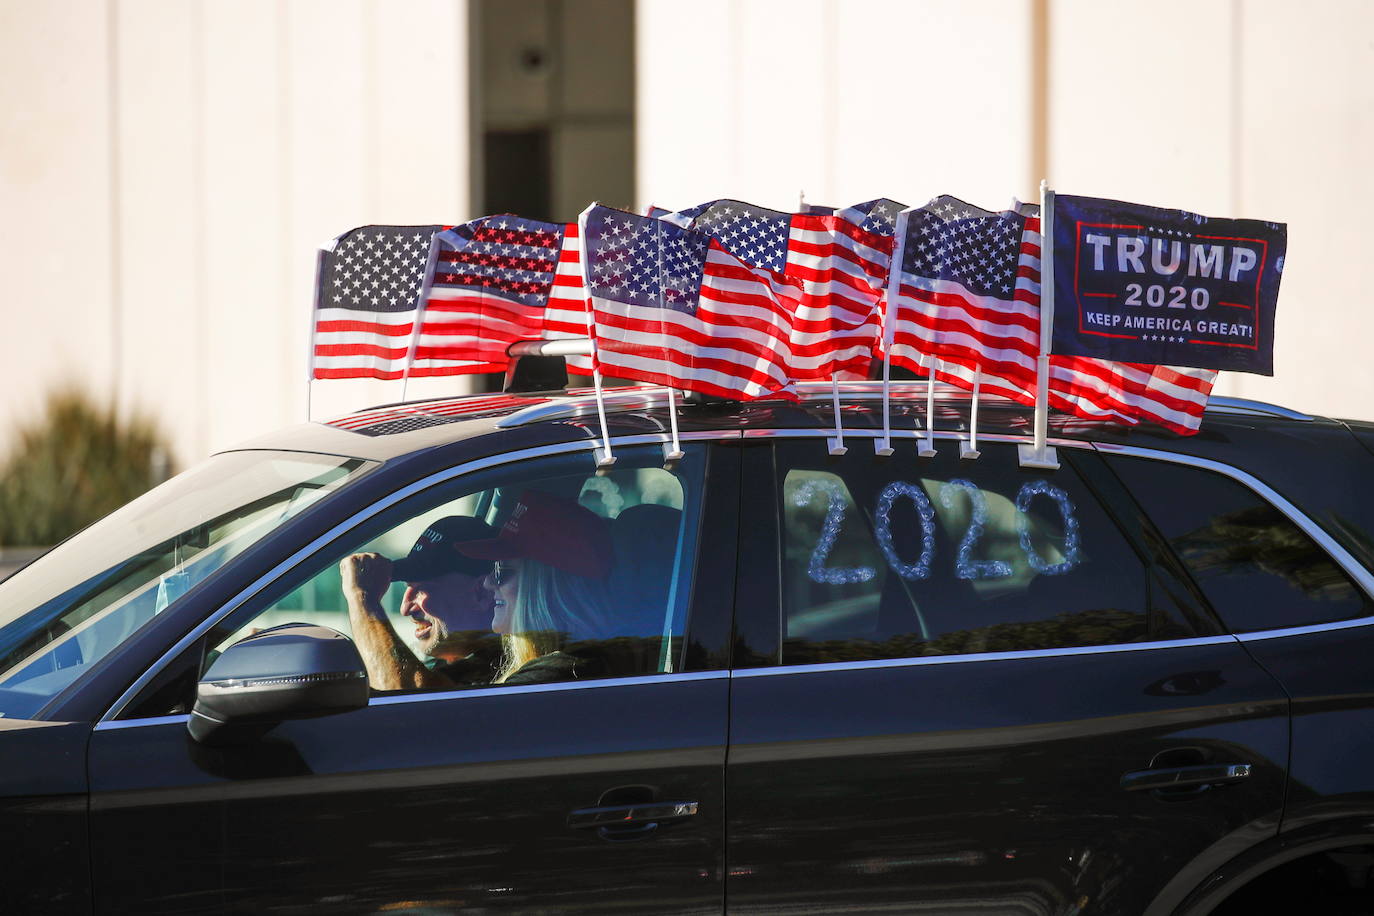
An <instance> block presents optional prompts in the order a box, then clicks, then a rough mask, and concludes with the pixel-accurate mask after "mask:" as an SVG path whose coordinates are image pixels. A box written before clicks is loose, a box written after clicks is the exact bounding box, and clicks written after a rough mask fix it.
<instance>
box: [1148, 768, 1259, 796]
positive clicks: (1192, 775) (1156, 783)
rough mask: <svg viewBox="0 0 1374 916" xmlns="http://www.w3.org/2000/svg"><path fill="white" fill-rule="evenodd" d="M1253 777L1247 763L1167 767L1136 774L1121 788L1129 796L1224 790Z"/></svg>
mask: <svg viewBox="0 0 1374 916" xmlns="http://www.w3.org/2000/svg"><path fill="white" fill-rule="evenodd" d="M1249 775H1250V764H1248V763H1213V764H1207V765H1205V766H1194V767H1166V768H1164V769H1158V770H1135V771H1133V772H1130V773H1127V774H1125V775H1124V776H1122V777H1121V788H1123V789H1125V790H1126V791H1127V792H1139V791H1141V790H1142V789H1186V788H1190V787H1197V786H1223V785H1226V784H1228V783H1233V782H1240V781H1241V780H1242V779H1244V778H1246V777H1247V776H1249Z"/></svg>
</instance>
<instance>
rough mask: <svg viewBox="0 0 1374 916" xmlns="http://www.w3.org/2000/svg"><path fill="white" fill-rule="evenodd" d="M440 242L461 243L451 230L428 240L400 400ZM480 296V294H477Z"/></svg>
mask: <svg viewBox="0 0 1374 916" xmlns="http://www.w3.org/2000/svg"><path fill="white" fill-rule="evenodd" d="M441 240H442V241H446V242H448V243H449V244H450V245H452V246H453V247H454V248H455V249H456V248H458V247H459V246H460V244H461V242H462V239H461V238H459V236H458V234H457V233H455V232H454V231H453V230H452V229H446V230H444V231H443V232H436V233H434V238H432V239H430V240H429V258H428V260H426V261H425V276H424V279H423V280H422V281H421V283H420V296H419V298H418V299H417V300H416V302H415V317H414V318H413V319H412V320H413V321H414V322H415V324H414V325H413V326H412V327H411V329H410V347H409V348H408V349H407V350H406V370H405V375H403V376H401V400H402V402H404V401H405V400H406V391H407V389H409V388H410V370H411V367H412V366H414V365H415V351H416V350H417V349H419V346H420V325H421V324H423V323H424V318H425V303H426V302H428V301H429V296H430V293H432V292H433V291H434V268H435V267H436V266H437V265H438V263H439V245H440V244H442V242H441ZM478 296H479V297H480V296H481V292H480V291H479V292H478Z"/></svg>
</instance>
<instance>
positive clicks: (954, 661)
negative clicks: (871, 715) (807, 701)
mask: <svg viewBox="0 0 1374 916" xmlns="http://www.w3.org/2000/svg"><path fill="white" fill-rule="evenodd" d="M1237 641H1238V637H1236V636H1235V635H1234V634H1231V633H1224V634H1221V635H1219V636H1190V637H1188V638H1186V639H1165V640H1156V641H1153V642H1118V643H1109V644H1107V645H1103V646H1064V647H1062V648H1058V649H1014V650H1012V651H1010V652H967V653H964V654H960V655H913V656H908V657H905V658H872V659H868V660H866V661H860V662H814V663H811V664H803V665H779V666H777V667H775V668H739V669H736V670H734V671H732V672H730V676H731V677H732V678H735V677H772V676H775V675H779V674H803V673H807V672H813V671H863V670H868V669H872V668H912V667H917V666H923V665H962V664H977V663H979V662H997V661H1015V660H1018V659H1028V658H1054V657H1058V656H1063V655H1102V654H1109V653H1116V652H1151V651H1158V650H1160V649H1179V648H1187V647H1189V646H1219V645H1223V644H1226V643H1235V642H1237Z"/></svg>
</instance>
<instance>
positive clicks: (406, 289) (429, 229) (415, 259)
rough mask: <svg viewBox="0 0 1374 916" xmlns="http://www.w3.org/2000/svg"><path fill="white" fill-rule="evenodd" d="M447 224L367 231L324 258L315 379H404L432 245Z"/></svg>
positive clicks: (348, 236)
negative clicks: (417, 308) (437, 234)
mask: <svg viewBox="0 0 1374 916" xmlns="http://www.w3.org/2000/svg"><path fill="white" fill-rule="evenodd" d="M443 228H444V227H443V226H362V227H360V228H358V229H352V230H350V231H348V232H345V233H344V234H343V235H341V236H339V237H338V238H337V239H335V240H334V241H333V242H332V243H331V244H330V245H329V246H327V247H325V248H324V249H322V250H321V252H320V264H319V276H318V277H317V285H316V289H315V320H314V333H313V340H312V342H311V358H310V377H311V378H317V379H323V378H379V379H398V378H401V377H402V376H403V375H404V374H405V368H406V361H407V357H408V356H409V354H410V341H411V337H412V334H413V332H414V329H415V310H416V304H417V303H418V302H419V299H420V292H421V289H422V287H423V285H424V278H425V265H426V263H427V261H428V259H429V250H430V242H431V241H432V240H433V238H434V235H435V233H437V232H439V231H441V230H442V229H443Z"/></svg>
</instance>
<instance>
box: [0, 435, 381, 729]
mask: <svg viewBox="0 0 1374 916" xmlns="http://www.w3.org/2000/svg"><path fill="white" fill-rule="evenodd" d="M373 465H374V463H373V462H368V461H363V460H361V459H356V458H341V457H337V456H333V455H312V454H303V453H299V452H271V451H243V452H227V453H225V454H222V455H216V456H214V457H212V458H210V459H209V460H208V461H206V462H204V463H203V464H200V465H198V466H196V467H194V468H192V469H191V470H189V471H187V472H185V473H184V474H180V475H178V476H177V477H174V478H173V479H171V480H169V481H167V482H166V483H164V484H163V485H162V486H160V487H158V488H156V489H154V490H152V491H150V492H148V493H145V494H144V495H143V496H140V497H139V498H138V499H136V500H134V501H133V502H131V503H129V504H128V505H127V506H125V507H123V508H122V509H119V510H118V511H116V512H114V513H112V514H110V515H108V516H106V517H105V518H104V519H102V520H101V521H99V522H96V523H95V524H94V525H92V526H90V527H89V528H87V529H85V530H84V531H82V532H81V533H80V534H77V535H76V536H74V537H72V538H70V539H69V540H67V541H65V542H64V543H62V544H61V545H59V546H58V547H56V548H54V549H53V550H51V551H49V552H48V553H46V554H44V555H43V556H42V557H40V558H39V559H37V560H35V561H34V562H33V563H31V564H30V565H29V566H27V567H25V568H24V569H22V570H20V571H19V572H17V573H15V574H14V575H13V576H11V577H10V578H9V579H7V580H6V581H5V582H3V583H0V716H7V717H12V718H25V717H29V716H32V715H33V714H34V713H36V712H37V711H38V710H39V709H41V708H42V707H43V705H44V704H45V703H46V702H47V701H48V700H50V699H51V698H53V697H54V696H56V695H57V694H58V692H60V691H61V690H62V689H63V688H64V687H66V686H67V685H68V684H70V683H71V682H72V681H74V680H75V679H76V677H77V676H78V675H79V674H81V672H82V671H84V670H85V669H86V668H87V667H88V666H89V665H91V664H93V663H94V662H96V661H98V660H99V659H100V658H102V657H104V656H105V655H106V654H107V653H109V652H110V651H111V650H112V649H114V648H115V647H116V646H118V645H119V644H120V643H121V642H123V641H124V640H125V639H127V638H128V637H129V636H130V635H132V634H133V633H134V631H135V630H137V629H138V628H139V627H140V626H142V625H143V624H145V623H147V622H148V621H149V620H151V619H152V618H153V617H154V616H156V615H157V614H160V613H161V612H162V611H163V610H165V609H166V608H168V607H170V606H171V605H172V604H173V603H175V602H176V601H177V600H178V599H179V598H181V597H182V596H183V595H185V594H186V593H187V592H189V591H190V590H191V589H192V588H194V587H195V586H196V585H198V584H199V583H200V582H202V581H203V580H204V579H205V578H206V577H207V576H209V575H210V574H211V573H212V572H214V571H215V570H216V569H219V568H220V567H221V566H223V565H224V564H225V563H227V562H228V561H229V560H231V559H233V558H234V557H235V556H237V555H238V554H239V553H241V552H242V551H243V550H244V549H245V548H246V547H248V546H249V545H250V544H252V543H253V542H255V541H257V540H259V539H261V538H262V537H264V536H265V535H267V534H268V533H270V532H271V531H272V530H273V529H274V528H276V527H278V526H279V525H281V524H282V523H283V522H284V521H286V520H287V519H288V518H290V517H292V516H293V515H295V514H297V513H299V512H300V511H301V510H302V509H304V508H305V507H306V506H309V505H311V504H313V503H315V502H316V501H318V500H319V499H321V498H323V497H324V496H326V495H327V494H329V493H331V492H333V491H334V490H337V489H338V488H339V487H340V486H342V485H343V484H345V483H347V482H348V481H349V480H352V479H353V478H355V477H357V476H358V475H359V474H361V473H362V472H363V471H365V470H367V469H368V468H369V467H372V466H373Z"/></svg>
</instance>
